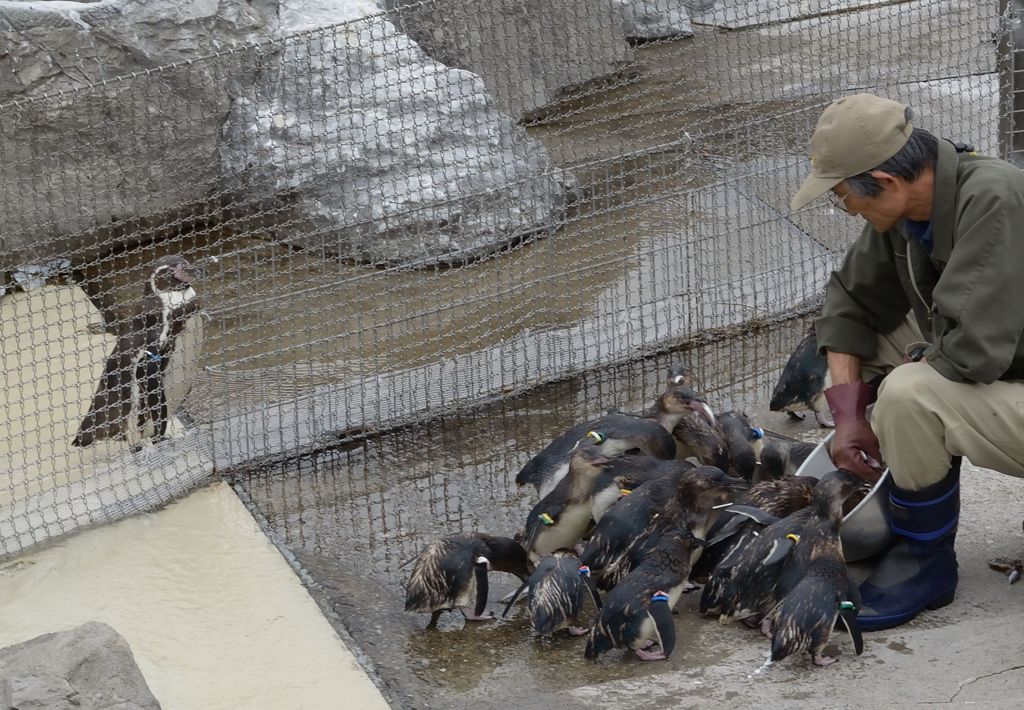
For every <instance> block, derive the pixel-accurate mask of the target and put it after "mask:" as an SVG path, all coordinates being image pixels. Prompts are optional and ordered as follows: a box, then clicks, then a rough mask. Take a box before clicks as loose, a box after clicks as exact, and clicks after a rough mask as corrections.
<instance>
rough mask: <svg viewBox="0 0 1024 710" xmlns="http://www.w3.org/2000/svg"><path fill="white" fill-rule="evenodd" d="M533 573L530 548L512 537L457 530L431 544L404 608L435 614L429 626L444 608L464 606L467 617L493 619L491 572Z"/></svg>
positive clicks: (408, 589)
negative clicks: (489, 606)
mask: <svg viewBox="0 0 1024 710" xmlns="http://www.w3.org/2000/svg"><path fill="white" fill-rule="evenodd" d="M492 570H493V571H496V572H507V573H509V574H514V575H515V576H516V577H518V578H519V579H520V580H524V579H526V577H527V575H529V573H530V570H529V564H528V562H527V559H526V551H525V550H524V549H523V548H522V546H521V545H520V544H519V543H518V542H516V541H515V540H512V539H511V538H507V537H495V536H492V535H484V534H482V533H477V534H474V533H454V534H452V535H446V536H445V537H443V538H441V539H440V540H437V541H435V542H432V543H430V544H429V545H427V546H426V547H425V548H424V549H423V550H422V551H421V552H420V554H419V556H418V557H417V558H416V564H415V566H414V567H413V569H412V574H411V575H409V581H408V582H407V583H406V587H405V610H406V611H411V612H423V613H430V615H431V616H430V623H429V624H428V625H427V628H432V627H435V626H437V620H438V618H439V617H440V616H441V612H442V611H451V610H454V609H459V610H460V611H462V615H463V616H464V617H465V618H466V620H467V621H490V620H492V619H493V618H494V615H493V614H490V613H488V614H486V615H485V614H484V611H486V609H487V594H488V584H487V573H488V572H490V571H492ZM467 609H471V610H472V613H469V614H467V613H466V610H467Z"/></svg>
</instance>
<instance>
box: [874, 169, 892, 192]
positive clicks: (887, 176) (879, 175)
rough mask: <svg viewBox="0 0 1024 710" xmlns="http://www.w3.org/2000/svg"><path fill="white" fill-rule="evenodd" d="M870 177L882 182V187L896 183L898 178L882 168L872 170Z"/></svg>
mask: <svg viewBox="0 0 1024 710" xmlns="http://www.w3.org/2000/svg"><path fill="white" fill-rule="evenodd" d="M871 177H873V178H874V179H875V180H877V181H878V182H880V183H881V184H882V187H883V188H885V187H889V186H890V185H893V184H895V183H896V181H897V180H898V178H897V177H896V176H895V175H893V174H892V173H887V172H885V171H884V170H872V171H871Z"/></svg>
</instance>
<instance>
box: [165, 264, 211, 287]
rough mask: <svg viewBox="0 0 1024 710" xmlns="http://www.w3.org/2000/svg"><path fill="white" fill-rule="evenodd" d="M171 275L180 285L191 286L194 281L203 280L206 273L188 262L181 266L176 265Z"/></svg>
mask: <svg viewBox="0 0 1024 710" xmlns="http://www.w3.org/2000/svg"><path fill="white" fill-rule="evenodd" d="M171 275H172V276H174V279H175V280H176V281H178V282H179V283H183V284H190V283H192V281H193V280H194V279H201V278H203V277H204V276H205V275H206V273H205V272H204V271H203V269H202V267H200V266H192V265H190V264H189V263H188V262H184V263H181V264H175V265H174V268H173V269H171Z"/></svg>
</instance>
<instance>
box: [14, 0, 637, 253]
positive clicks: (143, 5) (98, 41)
mask: <svg viewBox="0 0 1024 710" xmlns="http://www.w3.org/2000/svg"><path fill="white" fill-rule="evenodd" d="M470 10H471V12H469V13H468V14H469V15H471V16H472V17H473V18H475V20H474V21H479V22H482V23H485V24H486V23H487V22H490V20H488V19H487V16H486V14H485V13H486V11H487V8H483V9H481V8H470ZM379 12H380V8H379V7H378V6H377V4H375V3H373V2H369V1H368V0H318V1H316V2H295V1H294V0H281V1H279V2H274V1H273V0H263V1H262V2H260V3H256V4H254V5H250V4H248V3H246V2H244V1H243V0H224V2H216V1H214V0H193V1H192V2H189V3H184V4H182V3H172V2H168V1H167V0H164V1H162V2H143V1H142V0H102V2H98V3H73V2H63V1H55V2H33V3H21V2H0V55H3V54H6V55H7V56H10V57H13V58H14V59H13V62H12V63H13V65H14V66H13V68H14V71H12V72H10V73H7V74H4V75H3V78H0V104H10V103H11V102H12V101H17V102H20V101H23V100H25V99H31V98H33V97H39V96H40V95H42V94H53V93H55V92H62V91H67V90H69V89H74V88H76V87H81V86H84V85H86V86H87V85H88V83H90V82H103V81H105V80H110V79H113V78H114V77H119V76H123V75H130V74H132V73H133V72H139V73H142V72H145V71H147V70H149V69H152V68H154V67H157V66H160V65H164V64H168V63H173V62H180V61H181V60H197V61H192V62H191V63H188V64H185V65H182V66H180V67H175V68H173V69H171V70H164V71H160V72H159V73H154V74H152V75H149V76H146V75H143V76H138V77H135V78H127V79H124V80H117V81H110V82H109V83H107V84H105V85H103V86H100V87H88V88H87V89H85V90H82V91H75V92H71V93H68V94H65V95H58V96H56V97H50V98H47V99H44V100H36V101H28V102H27V103H24V104H23V105H16V106H8V107H7V109H6V110H3V111H0V118H2V119H3V120H0V184H2V185H5V186H6V193H5V194H4V195H3V196H0V207H2V208H3V210H2V211H3V212H4V214H5V217H6V220H5V224H4V228H3V230H2V232H0V241H2V242H3V243H2V244H0V254H3V256H0V271H4V270H9V269H11V268H12V267H14V266H16V265H18V264H24V263H34V262H41V261H45V260H46V259H48V258H50V257H52V256H55V255H60V256H73V255H74V253H75V252H81V250H85V251H86V252H87V253H90V254H91V253H96V252H98V251H102V250H104V249H106V248H110V247H113V246H115V245H116V244H119V243H124V242H131V241H132V240H140V239H143V238H145V237H146V236H150V235H149V234H148V232H149V231H150V230H152V229H154V228H157V227H159V226H160V225H161V224H164V223H167V222H173V221H174V220H175V219H178V218H180V216H181V215H190V214H199V215H200V216H201V215H202V214H203V213H204V210H206V209H216V208H217V203H218V201H219V200H220V199H221V198H223V197H225V196H230V197H231V198H232V199H233V200H235V202H236V204H244V203H245V202H246V201H248V203H247V204H244V209H249V210H252V209H273V210H275V214H276V215H277V216H278V217H283V218H284V219H286V220H288V221H289V226H288V228H287V229H286V230H283V231H286V232H287V233H288V235H289V239H288V241H289V243H290V244H292V245H298V246H304V247H312V248H315V249H317V250H318V251H319V252H321V253H327V254H338V255H342V256H345V257H352V258H355V259H358V260H360V261H369V262H374V263H383V262H388V263H402V264H410V263H412V264H429V263H434V262H436V261H438V260H441V261H461V260H464V259H466V258H473V257H475V256H478V255H480V254H484V253H488V252H491V251H493V250H495V249H497V248H500V247H501V246H502V245H504V244H506V243H508V242H510V241H516V240H518V239H521V238H523V237H524V236H526V235H528V234H532V233H535V232H537V231H543V230H546V229H549V228H552V227H554V226H556V225H557V224H558V223H559V222H560V220H561V216H562V212H563V209H564V206H565V202H566V189H567V188H568V187H570V186H571V182H570V181H569V179H568V178H567V177H566V176H565V175H563V174H562V173H561V172H560V171H558V170H557V169H555V168H553V167H552V166H551V163H550V160H549V159H548V157H547V154H546V152H545V151H544V149H543V147H542V146H540V144H538V143H536V142H534V141H531V140H530V139H528V138H527V136H526V134H525V132H524V131H523V129H522V128H520V127H518V126H517V125H515V123H514V122H513V121H512V119H511V118H509V117H508V116H506V115H503V114H501V113H499V112H498V110H497V106H496V105H495V103H494V101H493V100H492V99H491V98H490V97H489V96H488V95H487V87H486V86H485V84H484V83H483V82H482V81H481V80H480V78H479V77H478V76H476V75H474V74H471V73H470V72H469V71H466V70H464V69H453V68H449V67H447V66H444V65H442V64H439V63H437V62H435V61H434V60H433V59H431V58H430V57H429V56H427V55H426V54H425V53H424V52H422V51H421V50H420V49H419V48H418V46H417V45H416V44H415V43H414V42H412V41H410V40H409V39H408V38H406V37H405V36H404V35H401V34H399V33H398V32H396V30H395V28H394V26H393V25H392V24H391V23H390V22H388V21H387V20H386V18H384V17H381V16H379ZM373 15H376V16H373ZM368 16H370V17H368ZM361 18H366V19H361ZM557 19H558V20H559V21H561V22H563V23H565V22H567V21H568V20H569V19H570V17H569V16H562V17H559V18H557ZM346 22H350V23H352V24H349V25H344V24H339V23H346ZM332 25H334V27H329V26H332ZM325 26H328V27H329V28H328V29H326V30H318V28H321V27H325ZM548 30H549V32H551V33H553V34H556V35H557V34H562V35H564V34H565V27H564V24H563V25H561V26H554V27H549V28H548ZM293 33H303V34H301V35H299V36H297V37H293V38H290V39H287V40H284V41H281V42H279V43H275V44H272V45H270V47H269V48H268V47H266V46H265V47H263V48H262V49H253V48H246V49H243V50H240V51H238V52H237V54H234V55H228V56H221V57H217V58H215V59H212V60H203V59H201V57H202V56H203V55H204V54H209V53H211V52H216V51H219V50H225V49H230V48H233V47H237V46H238V45H241V44H243V43H245V42H250V41H253V40H257V41H266V40H268V39H271V38H282V37H287V36H288V35H290V34H293ZM581 37H586V38H587V41H588V42H591V43H592V46H593V47H598V46H599V43H600V42H603V41H605V40H606V39H607V38H606V37H605V36H604V35H601V34H598V35H597V36H594V37H590V36H589V32H583V33H581ZM611 46H612V47H613V50H612V51H614V52H622V51H625V50H624V48H623V47H619V45H618V44H616V43H614V42H613V43H612V45H611ZM595 51H596V50H595ZM261 65H263V66H261ZM599 66H600V71H605V70H606V69H607V67H606V66H605V65H604V64H600V65H599ZM592 68H593V67H590V65H588V68H587V70H586V71H590V70H591V69H592ZM541 75H544V72H541ZM589 76H591V74H586V75H585V76H583V75H580V76H579V77H576V76H573V75H572V72H570V75H567V76H565V77H559V80H560V81H575V80H577V79H581V78H589ZM502 84H504V85H507V77H506V78H503V79H502ZM228 193H230V195H229V194H228ZM79 256H82V254H81V253H79Z"/></svg>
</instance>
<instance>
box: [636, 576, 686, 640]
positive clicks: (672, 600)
mask: <svg viewBox="0 0 1024 710" xmlns="http://www.w3.org/2000/svg"><path fill="white" fill-rule="evenodd" d="M682 595H683V585H682V584H679V585H676V586H675V587H672V589H670V590H668V608H669V609H674V608H675V606H676V602H677V601H679V597H681V596H682ZM648 639H654V640H655V641H657V642H658V643H659V644H660V643H661V638H660V637H659V636H658V626H657V624H655V623H654V619H652V618H651V615H650V614H647V615H645V616H644V620H643V623H641V624H640V632H639V633H638V634H637V636H636V638H634V639H632V640H631V641H630V642H629V647H630V648H631V649H633V650H634V651H635V650H636V649H638V648H640V647H641V646H643V645H644V642H645V641H647V640H648Z"/></svg>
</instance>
